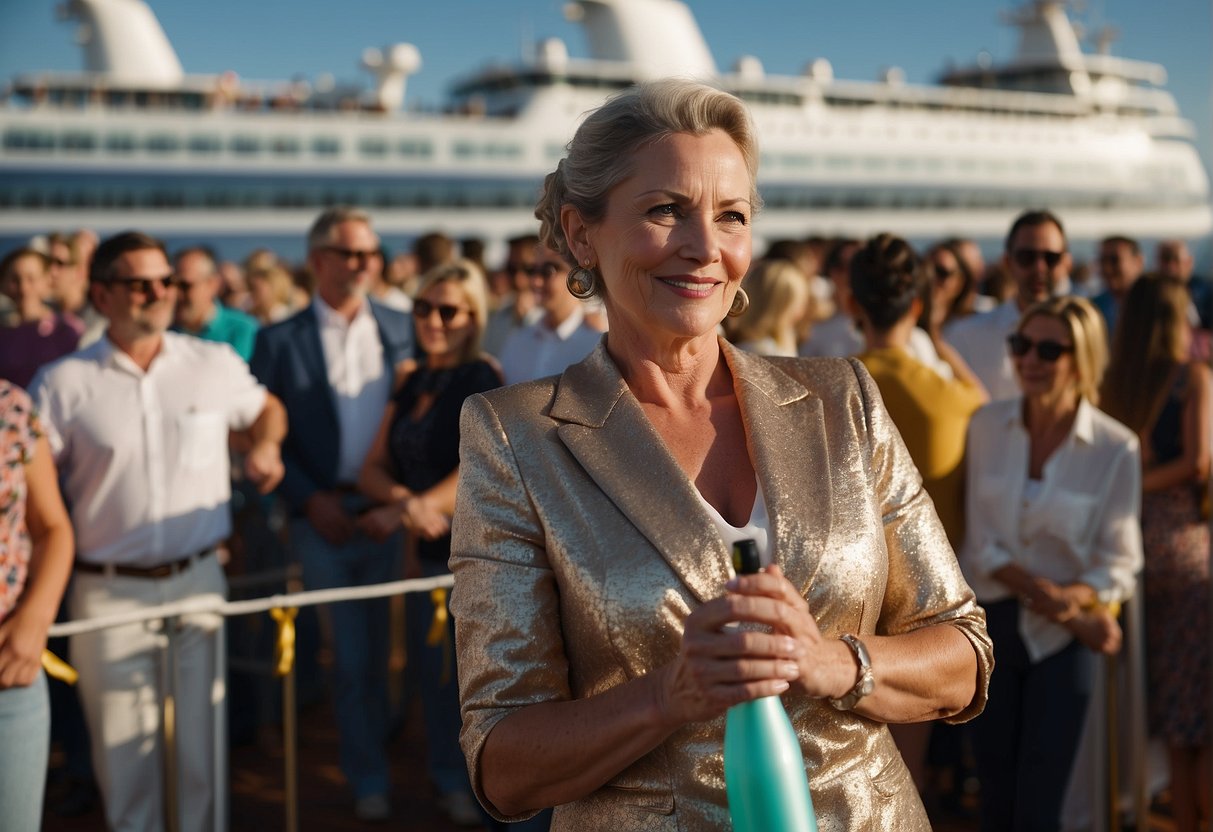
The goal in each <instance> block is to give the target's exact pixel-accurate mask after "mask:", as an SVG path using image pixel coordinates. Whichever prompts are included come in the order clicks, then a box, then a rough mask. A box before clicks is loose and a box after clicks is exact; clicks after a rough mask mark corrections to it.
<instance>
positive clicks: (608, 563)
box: [451, 80, 992, 832]
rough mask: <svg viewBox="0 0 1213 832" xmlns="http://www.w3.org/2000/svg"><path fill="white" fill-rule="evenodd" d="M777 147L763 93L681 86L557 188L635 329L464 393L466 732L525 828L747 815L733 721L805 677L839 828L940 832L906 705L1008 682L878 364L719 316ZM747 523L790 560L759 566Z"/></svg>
mask: <svg viewBox="0 0 1213 832" xmlns="http://www.w3.org/2000/svg"><path fill="white" fill-rule="evenodd" d="M757 159H758V152H757V148H756V146H755V139H754V134H753V128H752V126H751V123H750V120H749V117H748V114H747V112H746V110H745V108H744V106H743V105H742V104H741V103H740V102H739V101H738V100H737V99H736V98H734V97H732V96H730V95H727V94H725V93H722V92H720V91H719V90H715V89H712V88H710V87H705V86H701V85H697V84H693V83H689V82H685V81H673V80H671V81H660V82H652V83H648V84H642V85H639V86H637V87H634V88H631V89H629V90H628V91H625V92H623V93H621V94H620V95H618V96H617V97H615V98H613V99H612V100H611V101H609V102H608V103H607V104H605V105H603V107H601V108H600V109H598V110H597V111H595V112H594V113H592V114H591V115H590V116H589V117H588V118H587V119H586V120H585V121H584V122H583V123H582V125H581V126H580V127H579V128H578V130H577V133H576V135H575V136H574V137H573V140H572V141H571V142H570V144H569V151H568V156H567V158H565V159H564V160H562V161H561V162H560V164H559V166H558V167H557V169H556V171H555V172H554V173H553V174H550V175H549V176H548V178H547V180H546V183H545V188H544V193H543V195H542V197H541V199H540V203H539V206H538V207H537V209H536V214H537V216H538V217H539V218H540V220H541V236H542V237H543V239H544V241H545V242H546V243H547V244H548V245H550V246H551V247H552V248H554V249H556V250H558V251H560V252H562V253H563V254H564V255H565V256H566V257H567V258H568V260H569V262H570V263H576V264H577V268H575V269H574V270H573V271H572V272H570V275H569V278H568V282H569V285H570V289H571V290H572V291H573V292H574V293H575V294H578V295H582V296H587V295H591V294H597V295H599V296H601V298H602V300H603V302H604V303H605V304H606V308H607V311H608V315H609V317H610V321H611V330H610V332H609V333H608V334H607V336H606V338H605V340H604V342H603V343H602V344H600V345H599V346H598V347H597V348H596V349H595V351H594V352H593V353H591V354H590V356H588V357H587V358H586V359H585V360H584V361H582V362H581V363H579V364H575V365H573V366H572V367H570V368H569V369H567V370H566V371H565V372H564V373H563V374H562V375H561V376H559V377H552V378H547V379H542V380H539V381H534V382H528V383H526V384H521V385H517V386H514V387H509V388H505V389H503V390H500V391H494V392H492V393H489V394H485V395H483V396H473V397H471V398H470V399H469V400H468V402H467V404H466V405H465V407H464V410H463V417H462V447H461V451H462V460H461V465H460V475H461V479H460V484H459V496H458V501H457V508H456V514H455V518H454V530H453V535H454V537H453V543H452V558H451V566H452V570H453V571H454V573H455V591H454V595H453V601H452V605H451V610H452V613H453V614H454V617H455V622H456V632H457V633H458V646H459V658H460V668H459V669H460V688H461V695H462V700H463V719H464V726H463V734H462V741H463V747H464V751H465V753H466V755H467V758H468V761H469V766H470V768H471V772H472V782H473V785H474V787H475V788H476V791H477V795H478V796H479V797H480V799H481V801H482V802H483V803H484V805H485V807H486V808H488V809H489V810H490V812H491V813H493V814H494V815H495V816H497V817H498V818H500V819H503V820H504V819H517V818H521V817H526V816H528V815H530V814H532V813H533V812H534V811H535V810H537V809H539V808H541V807H545V806H555V807H556V809H555V813H554V819H553V827H552V828H553V829H555V830H578V832H594V831H595V830H610V831H611V832H617V831H618V830H620V829H646V830H675V829H678V830H715V829H722V828H727V826H728V823H729V820H728V818H729V815H728V808H727V803H726V796H725V787H724V778H723V762H722V741H723V734H724V718H723V715H724V713H725V711H726V709H727V708H728V707H729V706H730V705H733V704H736V703H739V702H742V701H746V700H750V699H754V698H756V697H760V696H767V695H772V694H782V695H783V700H784V704H785V705H786V707H787V708H788V711H789V715H790V716H791V719H792V722H793V724H794V725H795V726H796V730H797V732H798V734H799V736H800V738H801V743H802V747H803V750H804V754H805V758H806V766H807V770H808V774H809V779H810V785H811V788H812V789H813V799H814V802H815V804H816V808H817V812H818V817H819V820H820V823H821V828H823V829H829V830H861V829H885V828H888V829H899V830H926V829H928V828H929V826H928V823H927V819H926V816H925V812H924V811H923V808H922V803H921V801H920V800H919V798H918V795H917V792H916V791H915V789H914V787H913V784H912V783H911V782H910V778H909V775H908V773H907V771H906V768H905V765H904V764H903V763H902V761H901V757H900V755H899V754H898V753H897V749H896V747H895V745H894V744H893V742H892V739H891V738H890V736H889V733H888V730H887V728H886V727H885V723H887V722H899V721H915V720H922V719H931V718H934V717H941V716H942V717H950V718H953V719H961V720H963V719H967V718H969V717H971V716H973V715H974V714H975V713H977V712H979V711H980V710H981V708H982V706H983V704H984V702H985V684H986V679H987V675H988V673H989V670H990V666H991V662H992V657H991V651H990V645H989V643H988V641H987V637H986V634H985V631H984V625H983V618H982V613H981V610H980V609H979V608H978V607H977V606H976V604H975V602H974V600H973V596H972V593H971V591H970V590H969V589H968V587H967V586H966V585H965V583H964V580H963V578H962V577H961V575H960V570H959V568H958V566H957V564H956V559H955V557H954V556H953V553H952V550H951V548H950V547H949V546H948V543H947V539H946V537H945V536H944V533H943V530H942V528H941V527H940V525H939V521H938V519H937V518H936V516H935V512H934V510H933V508H932V507H931V502H930V498H929V497H928V496H927V494H926V492H925V491H924V490H923V489H922V486H921V482H920V480H919V477H918V474H917V472H916V471H915V469H914V466H913V463H912V462H911V461H910V459H909V456H908V455H907V454H906V452H905V448H904V445H903V444H902V442H901V440H900V439H899V438H898V437H897V433H896V430H895V429H894V427H893V426H892V424H891V422H890V421H889V417H888V414H887V413H886V412H885V410H884V407H883V405H882V404H881V403H880V395H879V393H878V392H877V390H876V387H875V385H874V384H873V382H872V380H871V378H870V377H869V376H868V374H867V372H866V371H865V370H864V369H863V365H862V364H859V363H858V362H856V361H847V360H818V361H804V360H801V359H796V358H767V357H761V356H757V355H753V354H751V353H746V352H743V351H740V350H738V349H736V348H735V347H733V346H732V345H730V344H728V343H727V342H724V341H722V340H721V339H720V338H718V336H717V327H718V326H719V324H720V322H721V321H722V320H723V318H724V317H725V315H726V314H727V313H728V312H729V311H730V310H735V311H739V310H740V309H742V308H743V307H744V305H745V299H744V295H742V294H741V293H739V291H738V286H739V284H740V283H741V279H742V277H743V276H744V275H745V273H746V270H747V268H748V267H749V264H750V253H751V231H750V224H751V221H752V220H753V218H754V213H755V209H756V207H757V201H758V197H757V193H756V188H755V175H756V167H757ZM738 538H753V539H755V540H756V541H757V542H758V543H759V545H760V548H761V549H762V550H763V553H764V559H765V561H766V562H767V563H769V564H771V565H769V566H767V567H766V569H765V571H764V572H762V573H760V574H757V575H750V576H744V577H739V578H732V577H731V574H730V568H729V546H730V543H731V542H732V541H733V540H736V539H738ZM730 622H748V623H752V624H757V625H766V627H769V628H770V630H769V631H767V630H765V629H763V628H761V627H760V628H759V629H757V630H755V629H754V628H752V627H746V628H743V629H736V628H732V627H728V626H726V625H728V624H729V623H730ZM843 634H847V635H848V636H850V637H851V640H850V641H847V640H843V639H841V638H840V636H841V635H843ZM861 644H866V651H865V650H863V649H861V648H860V645H861ZM865 654H867V655H869V656H870V661H863V660H862V659H861V658H860V656H862V655H865Z"/></svg>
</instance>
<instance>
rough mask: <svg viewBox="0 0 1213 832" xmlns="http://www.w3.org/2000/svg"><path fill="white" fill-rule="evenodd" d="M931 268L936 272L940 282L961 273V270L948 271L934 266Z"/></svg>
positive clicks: (936, 277)
mask: <svg viewBox="0 0 1213 832" xmlns="http://www.w3.org/2000/svg"><path fill="white" fill-rule="evenodd" d="M931 268H932V270H933V271H934V272H935V279H936V280H938V281H940V282H943V281H945V280H947V279H948V278H949V277H951V276H952V275H954V274H957V273H958V272H959V271H960V269H948V268H945V267H943V266H939V265H936V266H932V267H931Z"/></svg>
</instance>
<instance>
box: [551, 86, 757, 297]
mask: <svg viewBox="0 0 1213 832" xmlns="http://www.w3.org/2000/svg"><path fill="white" fill-rule="evenodd" d="M712 130H723V131H724V132H725V133H726V134H728V136H729V137H730V138H731V139H732V140H733V141H734V142H735V143H736V144H737V148H738V150H740V151H741V155H742V157H743V158H744V159H745V163H746V169H747V170H748V171H749V174H750V194H749V197H750V203H751V205H752V206H753V209H752V210H754V211H757V210H758V207H759V199H758V188H757V185H756V184H755V182H756V178H757V175H758V142H757V138H756V136H755V134H754V125H753V123H752V122H751V121H750V114H749V112H748V111H747V110H746V108H745V105H744V104H742V103H741V101H740V100H738V99H737V98H735V97H734V96H732V95H729V94H728V93H726V92H721V91H720V90H718V89H715V88H714V87H709V86H706V85H704V84H699V83H695V82H692V81H686V80H679V79H672V78H670V79H665V80H661V81H651V82H648V83H644V84H637V85H636V86H634V87H629V88H628V89H627V90H625V91H624V92H621V93H619V94H618V95H616V96H614V97H613V98H611V99H610V100H608V101H607V102H606V103H605V104H603V105H602V106H601V107H599V108H598V109H597V110H594V111H593V112H592V113H590V115H589V116H588V117H587V118H586V120H585V121H584V122H582V124H581V126H580V127H578V128H577V132H576V133H574V134H573V139H572V141H570V142H569V143H568V145H567V147H566V151H567V155H566V156H565V158H564V159H562V160H561V161H560V163H559V164H558V165H557V166H556V170H555V171H554V172H552V173H550V174H548V176H547V178H546V179H545V180H544V183H543V192H542V194H541V195H540V197H539V202H538V204H537V205H536V206H535V216H536V218H538V220H539V238H540V241H541V242H542V243H543V244H544V245H546V246H547V247H548V248H550V249H552V250H553V251H556V252H558V253H559V254H560V255H561V256H562V257H564V258H565V260H567V261H568V262H569V264H570V265H573V266H576V265H578V263H577V262H576V260H575V258H574V257H573V256H572V254H571V252H570V250H569V243H568V240H566V239H565V237H564V229H563V228H562V227H561V225H560V211H561V208H563V206H564V205H566V204H568V205H572V206H573V207H574V208H576V209H577V210H578V212H580V214H581V216H582V218H583V219H584V220H585V221H586V222H587V223H595V222H599V221H600V220H602V218H603V216H604V215H605V213H606V203H607V196H608V194H609V193H610V192H611V189H612V188H614V187H615V186H616V185H618V184H619V183H620V182H622V181H623V180H624V179H626V178H627V177H628V176H629V175H630V173H631V167H632V160H633V156H634V154H635V153H636V151H637V150H639V149H640V148H641V147H643V146H645V145H647V144H650V143H652V142H655V141H659V140H661V139H663V138H665V137H666V136H670V135H674V134H677V133H689V134H690V135H693V136H702V135H705V134H707V133H709V132H710V131H712ZM599 286H601V281H599Z"/></svg>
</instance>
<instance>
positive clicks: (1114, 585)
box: [960, 398, 1142, 661]
mask: <svg viewBox="0 0 1213 832" xmlns="http://www.w3.org/2000/svg"><path fill="white" fill-rule="evenodd" d="M1022 410H1023V400H1022V399H1019V398H1016V399H1008V400H1006V401H1001V402H995V403H993V404H989V405H986V406H985V407H983V408H982V409H981V410H979V411H978V412H977V413H976V414H974V416H973V420H972V421H971V422H970V423H969V443H968V470H967V482H966V514H965V520H966V530H965V540H964V545H963V546H962V547H961V558H960V563H961V568H962V569H963V571H964V575H965V578H967V579H968V581H969V585H970V586H972V587H973V592H974V593H976V595H977V600H978V601H979V602H981V603H988V602H991V601H999V600H1002V599H1004V598H1011V597H1013V593H1012V592H1011V590H1010V589H1009V588H1008V587H1007V586H1006V585H1005V584H1003V583H1002V582H1000V581H998V580H996V579H995V578H993V577H992V575H993V573H994V572H995V571H996V570H998V569H1000V568H1001V567H1003V566H1006V565H1007V564H1011V563H1015V564H1019V565H1020V566H1022V567H1023V568H1024V569H1026V570H1028V571H1029V572H1031V573H1032V574H1034V575H1038V576H1040V577H1044V578H1048V579H1049V580H1051V581H1055V582H1057V583H1060V584H1069V583H1076V582H1080V583H1085V584H1087V585H1089V586H1090V587H1092V588H1093V589H1095V590H1096V591H1097V592H1098V593H1099V594H1100V597H1101V599H1103V600H1104V601H1111V600H1122V599H1125V598H1128V597H1129V596H1131V595H1132V594H1133V589H1134V586H1135V580H1136V579H1135V576H1136V574H1137V572H1138V571H1139V570H1140V569H1141V565H1142V552H1141V526H1140V524H1139V522H1138V517H1139V506H1140V503H1141V460H1140V456H1139V453H1138V445H1137V437H1136V436H1134V435H1133V433H1132V432H1131V431H1130V430H1129V429H1128V428H1126V427H1125V426H1124V425H1122V424H1120V423H1119V422H1117V421H1115V420H1114V419H1112V418H1111V417H1110V416H1107V415H1106V414H1104V413H1103V412H1101V411H1100V410H1098V409H1096V408H1094V407H1092V406H1091V405H1090V404H1088V403H1087V402H1086V401H1085V400H1084V401H1082V402H1081V403H1080V404H1079V406H1078V414H1077V415H1076V416H1075V418H1074V425H1073V427H1072V428H1071V429H1070V434H1069V436H1067V437H1066V439H1065V440H1064V441H1063V442H1062V443H1061V445H1060V446H1059V447H1058V448H1057V450H1056V451H1054V452H1053V455H1052V456H1051V457H1049V459H1048V461H1047V462H1045V465H1044V470H1043V471H1042V475H1043V476H1042V477H1041V479H1040V481H1039V484H1038V485H1037V484H1033V483H1032V482H1031V481H1030V480H1029V479H1028V447H1029V444H1028V432H1027V429H1026V428H1025V427H1024V425H1023V419H1022V416H1021V413H1022ZM1019 631H1020V633H1021V634H1022V636H1023V639H1024V642H1025V644H1026V645H1027V648H1028V654H1029V655H1030V656H1031V658H1032V660H1033V661H1039V660H1040V659H1042V658H1044V657H1046V656H1048V655H1050V654H1052V653H1055V652H1056V651H1058V650H1060V649H1061V648H1062V647H1064V646H1065V645H1066V644H1068V643H1069V641H1070V639H1071V638H1072V637H1071V635H1070V633H1069V632H1068V631H1067V630H1065V629H1064V628H1062V627H1059V626H1057V625H1056V624H1052V623H1050V622H1049V621H1047V620H1046V619H1044V618H1043V617H1041V616H1039V615H1036V614H1035V613H1032V612H1029V611H1027V610H1026V609H1022V608H1021V612H1020V620H1019Z"/></svg>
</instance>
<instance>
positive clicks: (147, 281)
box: [105, 274, 181, 295]
mask: <svg viewBox="0 0 1213 832" xmlns="http://www.w3.org/2000/svg"><path fill="white" fill-rule="evenodd" d="M105 282H106V283H107V284H118V285H122V286H125V287H126V289H127V291H128V292H134V293H136V294H140V295H150V294H151V293H152V287H153V286H155V287H159V288H160V289H161V290H162V291H165V292H167V291H168V290H169V289H175V288H176V287H177V286H180V285H181V279H180V278H179V277H177V275H175V274H167V275H165V276H164V277H114V278H110V279H109V280H107V281H105Z"/></svg>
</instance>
